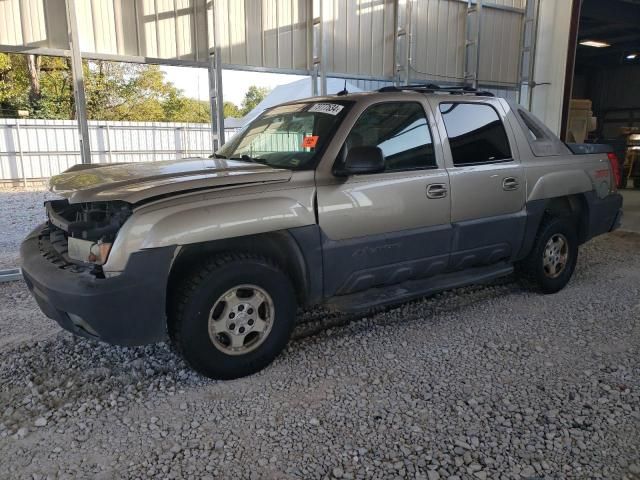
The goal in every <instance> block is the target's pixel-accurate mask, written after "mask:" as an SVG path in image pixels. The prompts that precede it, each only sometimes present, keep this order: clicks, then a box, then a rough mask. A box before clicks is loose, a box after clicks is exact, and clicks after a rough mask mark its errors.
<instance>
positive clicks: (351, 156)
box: [333, 146, 385, 177]
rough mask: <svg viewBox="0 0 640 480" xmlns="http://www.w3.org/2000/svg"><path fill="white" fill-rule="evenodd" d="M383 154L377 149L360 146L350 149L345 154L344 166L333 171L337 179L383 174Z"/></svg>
mask: <svg viewBox="0 0 640 480" xmlns="http://www.w3.org/2000/svg"><path fill="white" fill-rule="evenodd" d="M384 168H385V165H384V154H383V153H382V150H381V149H380V148H379V147H372V146H360V147H351V148H350V149H349V151H348V152H347V158H346V159H345V161H344V165H342V166H340V167H338V168H336V169H335V170H334V172H333V173H334V175H335V176H337V177H348V176H349V175H362V174H366V173H380V172H383V171H384Z"/></svg>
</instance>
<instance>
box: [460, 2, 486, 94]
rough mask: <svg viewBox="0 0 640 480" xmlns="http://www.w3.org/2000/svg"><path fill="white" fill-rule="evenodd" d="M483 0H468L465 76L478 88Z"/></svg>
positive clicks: (466, 80)
mask: <svg viewBox="0 0 640 480" xmlns="http://www.w3.org/2000/svg"><path fill="white" fill-rule="evenodd" d="M482 5H483V3H482V0H475V1H472V0H468V2H467V21H466V33H465V36H466V40H465V47H464V66H465V67H464V78H465V82H470V83H471V86H472V87H473V88H478V77H479V75H480V72H479V70H480V30H481V26H482Z"/></svg>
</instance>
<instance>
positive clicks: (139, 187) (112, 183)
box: [49, 158, 292, 203]
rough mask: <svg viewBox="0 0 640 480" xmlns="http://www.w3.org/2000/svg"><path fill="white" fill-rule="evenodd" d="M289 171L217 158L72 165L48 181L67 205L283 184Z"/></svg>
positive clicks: (134, 200)
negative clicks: (257, 184) (189, 191)
mask: <svg viewBox="0 0 640 480" xmlns="http://www.w3.org/2000/svg"><path fill="white" fill-rule="evenodd" d="M291 174H292V172H291V171H290V170H284V169H276V168H271V167H269V166H266V165H262V164H258V163H249V162H242V161H237V160H225V159H219V158H187V159H182V160H167V161H159V162H139V163H114V164H106V165H105V164H102V165H94V164H91V165H75V166H74V167H71V168H70V169H69V170H67V171H65V172H63V173H61V174H60V175H56V176H54V177H52V178H51V180H50V182H49V187H50V190H51V191H52V192H54V193H56V194H58V195H61V196H63V197H65V198H68V199H69V202H71V203H80V202H96V201H105V200H122V201H125V202H129V203H137V202H139V201H141V200H145V199H147V198H151V197H156V196H159V195H166V194H172V193H179V192H182V191H186V190H194V189H201V188H209V187H225V186H231V185H240V184H252V183H273V182H286V181H288V180H289V179H290V178H291Z"/></svg>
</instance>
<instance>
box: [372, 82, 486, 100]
mask: <svg viewBox="0 0 640 480" xmlns="http://www.w3.org/2000/svg"><path fill="white" fill-rule="evenodd" d="M406 90H410V91H413V92H422V93H435V92H442V93H450V94H451V95H477V96H479V97H494V96H495V95H494V94H493V93H491V92H488V91H486V90H478V89H476V88H473V87H469V86H467V85H463V86H460V87H442V86H440V85H436V84H435V83H424V84H420V85H402V86H399V87H397V86H395V85H390V86H388V87H382V88H380V89H378V92H402V91H406Z"/></svg>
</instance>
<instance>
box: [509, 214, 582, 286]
mask: <svg viewBox="0 0 640 480" xmlns="http://www.w3.org/2000/svg"><path fill="white" fill-rule="evenodd" d="M558 236H560V237H559V238H562V237H564V239H565V240H566V244H567V259H566V262H565V264H564V268H563V269H562V270H561V271H559V272H558V274H557V276H556V277H555V278H552V277H551V276H550V275H551V274H552V273H550V272H549V271H547V270H545V267H544V263H543V260H544V254H545V249H546V248H547V243H548V242H549V241H550V239H551V238H552V237H555V238H558ZM577 260H578V234H577V226H576V221H575V219H573V218H571V217H550V216H545V217H544V219H543V220H542V223H541V225H540V228H539V229H538V233H537V235H536V239H535V241H534V243H533V247H532V249H531V251H530V252H529V255H527V257H526V258H525V259H524V260H522V261H521V262H520V263H519V264H518V265H517V270H518V272H519V273H520V275H521V277H522V278H524V280H525V281H527V282H528V283H530V284H532V285H533V286H534V288H536V289H538V290H540V291H542V292H543V293H556V292H557V291H559V290H561V289H562V288H564V286H565V285H566V284H567V283H569V280H570V279H571V276H572V275H573V271H574V270H575V268H576V262H577ZM553 273H555V272H553Z"/></svg>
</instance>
